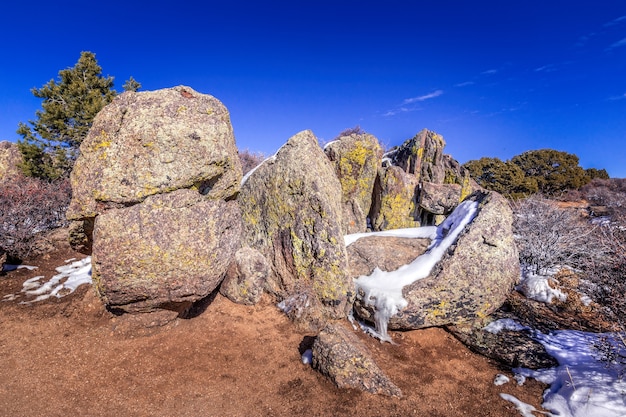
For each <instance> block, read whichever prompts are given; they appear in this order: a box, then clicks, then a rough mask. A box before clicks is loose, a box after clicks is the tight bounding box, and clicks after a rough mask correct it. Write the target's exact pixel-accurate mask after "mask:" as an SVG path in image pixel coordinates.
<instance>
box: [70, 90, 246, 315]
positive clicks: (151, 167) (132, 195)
mask: <svg viewBox="0 0 626 417" xmlns="http://www.w3.org/2000/svg"><path fill="white" fill-rule="evenodd" d="M80 151H81V155H80V157H79V159H78V160H77V161H76V165H75V167H74V170H73V171H72V174H71V181H72V188H73V197H72V201H71V204H70V208H69V210H68V213H67V216H68V219H70V220H72V221H74V222H75V225H76V226H75V228H74V232H75V233H74V239H73V241H74V242H75V243H76V242H78V244H79V245H81V246H82V247H83V248H87V249H88V248H90V247H92V251H93V260H92V262H93V272H92V276H93V280H94V283H95V287H96V289H97V292H98V293H99V294H100V296H101V297H102V299H103V300H104V301H105V303H106V304H107V306H108V307H109V308H111V309H114V310H121V311H126V312H144V311H153V310H154V309H156V308H160V309H167V310H173V311H181V310H184V309H186V308H187V307H188V306H189V305H190V303H193V302H194V301H197V300H199V299H201V298H203V297H206V296H207V295H209V294H210V293H211V292H212V291H213V290H215V289H216V288H217V286H218V285H219V283H220V282H221V280H222V279H223V277H224V275H225V273H226V271H227V269H228V266H229V264H230V263H231V258H232V257H233V256H234V254H235V252H236V251H237V250H238V249H239V248H240V239H241V215H240V212H239V207H238V205H237V203H236V202H235V201H234V197H235V196H236V194H237V192H238V191H239V183H240V181H241V167H240V164H239V159H238V156H237V148H236V146H235V139H234V136H233V131H232V126H231V124H230V117H229V114H228V111H227V110H226V108H225V107H224V106H223V105H222V103H220V102H219V101H218V100H217V99H215V98H214V97H212V96H209V95H204V94H199V93H197V92H195V91H194V90H192V89H191V88H189V87H182V86H181V87H175V88H170V89H165V90H159V91H154V92H140V93H134V92H127V93H124V94H122V95H120V96H118V97H117V98H116V99H115V100H114V101H113V102H112V103H111V104H109V105H108V106H106V107H105V108H104V109H103V110H102V111H101V112H100V113H99V114H98V116H97V117H96V118H95V120H94V123H93V126H92V128H91V130H90V131H89V134H88V136H87V138H86V139H85V140H84V141H83V143H82V145H81V149H80Z"/></svg>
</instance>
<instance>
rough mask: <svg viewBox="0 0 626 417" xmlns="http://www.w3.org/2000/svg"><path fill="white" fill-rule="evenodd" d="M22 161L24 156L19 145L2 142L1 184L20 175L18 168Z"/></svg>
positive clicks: (0, 143) (0, 145)
mask: <svg viewBox="0 0 626 417" xmlns="http://www.w3.org/2000/svg"><path fill="white" fill-rule="evenodd" d="M21 161H22V155H21V154H20V150H19V149H18V148H17V144H15V143H11V142H7V141H2V142H0V184H1V183H2V182H4V181H8V180H10V179H12V178H15V177H16V176H17V175H19V173H20V171H19V168H18V167H17V166H18V164H19V163H20V162H21Z"/></svg>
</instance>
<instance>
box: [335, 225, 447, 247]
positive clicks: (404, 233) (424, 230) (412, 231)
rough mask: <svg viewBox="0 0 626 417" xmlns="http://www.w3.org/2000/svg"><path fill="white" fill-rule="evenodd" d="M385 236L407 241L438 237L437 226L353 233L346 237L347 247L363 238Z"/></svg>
mask: <svg viewBox="0 0 626 417" xmlns="http://www.w3.org/2000/svg"><path fill="white" fill-rule="evenodd" d="M371 236H384V237H400V238H407V239H434V238H435V237H437V226H424V227H408V228H404V229H393V230H385V231H382V232H367V233H353V234H351V235H345V236H344V241H345V242H346V246H350V245H351V244H353V243H354V242H356V241H357V240H359V239H361V238H363V237H371Z"/></svg>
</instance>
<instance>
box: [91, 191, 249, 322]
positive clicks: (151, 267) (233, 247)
mask: <svg viewBox="0 0 626 417" xmlns="http://www.w3.org/2000/svg"><path fill="white" fill-rule="evenodd" d="M240 239H241V214H240V211H239V208H238V206H237V203H236V202H235V201H229V202H226V201H222V200H209V199H207V198H206V197H205V196H203V195H201V194H200V193H198V192H197V191H193V190H178V191H174V192H171V193H167V194H158V195H155V196H150V197H148V198H146V199H145V200H144V202H143V203H141V204H136V205H133V206H131V207H125V208H119V209H109V210H107V211H105V212H104V213H102V214H100V215H99V216H98V217H96V221H95V227H94V246H93V258H92V265H93V272H92V274H93V275H92V276H93V281H94V285H95V287H96V290H97V291H98V293H99V295H100V296H101V298H102V299H103V300H104V301H105V303H106V305H107V306H108V307H109V308H111V309H113V310H121V311H125V312H149V311H153V310H155V309H157V308H163V309H166V310H176V311H182V310H184V309H186V308H188V307H189V306H190V304H191V303H193V302H195V301H197V300H199V299H201V298H204V297H206V296H207V295H209V294H210V293H211V292H212V291H213V290H215V289H216V288H217V286H218V285H219V284H220V282H221V281H222V279H223V278H224V275H225V274H226V270H227V268H228V266H229V264H230V263H231V260H232V257H233V256H234V255H235V252H236V251H237V250H238V249H239V248H240Z"/></svg>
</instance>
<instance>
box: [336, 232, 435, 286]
mask: <svg viewBox="0 0 626 417" xmlns="http://www.w3.org/2000/svg"><path fill="white" fill-rule="evenodd" d="M429 244H430V239H410V238H400V237H385V236H376V235H373V236H366V237H362V238H361V239H359V240H357V241H356V242H354V243H352V244H351V245H350V246H348V248H347V251H348V270H349V271H350V276H352V277H359V276H362V275H370V274H371V273H372V272H373V271H374V268H380V269H381V270H383V271H387V272H390V271H395V270H396V269H398V268H400V267H401V266H402V265H407V264H409V263H411V262H412V261H413V260H414V259H415V258H417V257H418V256H420V255H422V254H423V253H424V252H426V249H427V248H428V245H429Z"/></svg>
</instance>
